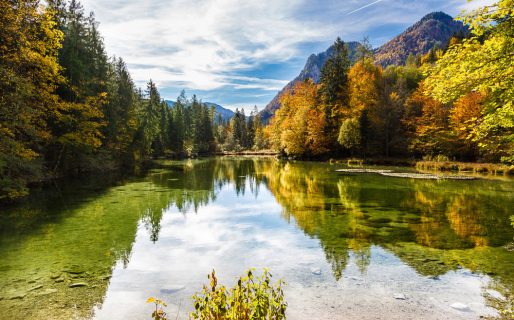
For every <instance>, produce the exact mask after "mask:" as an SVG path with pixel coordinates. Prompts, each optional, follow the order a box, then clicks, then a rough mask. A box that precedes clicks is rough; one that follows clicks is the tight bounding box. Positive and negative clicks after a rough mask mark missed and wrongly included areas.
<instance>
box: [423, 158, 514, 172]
mask: <svg viewBox="0 0 514 320" xmlns="http://www.w3.org/2000/svg"><path fill="white" fill-rule="evenodd" d="M416 169H418V170H430V171H452V172H461V173H480V174H491V175H505V176H507V175H514V166H508V165H504V164H495V163H469V162H453V161H418V162H416Z"/></svg>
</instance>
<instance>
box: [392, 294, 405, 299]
mask: <svg viewBox="0 0 514 320" xmlns="http://www.w3.org/2000/svg"><path fill="white" fill-rule="evenodd" d="M393 298H395V299H396V300H405V299H407V298H406V297H405V295H404V294H403V293H395V294H394V295H393Z"/></svg>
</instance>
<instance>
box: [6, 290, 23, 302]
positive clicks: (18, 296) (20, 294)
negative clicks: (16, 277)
mask: <svg viewBox="0 0 514 320" xmlns="http://www.w3.org/2000/svg"><path fill="white" fill-rule="evenodd" d="M26 295H27V293H26V292H23V291H18V292H13V293H12V294H11V295H10V296H9V300H16V299H23V298H25V296H26Z"/></svg>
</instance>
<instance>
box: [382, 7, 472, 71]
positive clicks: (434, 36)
mask: <svg viewBox="0 0 514 320" xmlns="http://www.w3.org/2000/svg"><path fill="white" fill-rule="evenodd" d="M467 32H468V30H467V28H466V27H465V26H464V25H463V24H462V22H460V21H456V20H454V19H453V18H452V17H451V16H449V15H447V14H446V13H444V12H433V13H430V14H427V15H426V16H424V17H423V18H422V19H421V20H420V21H418V22H416V23H415V24H414V25H413V26H411V27H409V28H408V29H407V30H405V32H403V33H402V34H400V35H398V36H396V37H395V38H394V39H392V40H391V41H389V42H387V43H386V44H384V45H383V46H381V47H380V48H378V49H376V50H375V60H376V62H377V63H379V64H380V65H382V66H383V67H385V66H388V65H400V64H404V63H405V61H406V60H407V57H408V56H409V55H410V54H411V53H412V54H413V55H415V56H416V55H418V54H425V53H427V52H428V51H429V50H430V49H432V48H433V47H436V46H437V47H440V48H445V47H446V45H447V44H448V41H449V40H450V39H451V37H452V36H453V35H460V36H464V35H466V34H467Z"/></svg>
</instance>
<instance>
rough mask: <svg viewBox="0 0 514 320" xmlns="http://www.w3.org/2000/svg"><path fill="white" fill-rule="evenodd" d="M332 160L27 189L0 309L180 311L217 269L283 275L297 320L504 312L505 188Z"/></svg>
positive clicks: (2, 270) (507, 286) (215, 163)
mask: <svg viewBox="0 0 514 320" xmlns="http://www.w3.org/2000/svg"><path fill="white" fill-rule="evenodd" d="M334 169H336V168H335V167H334V166H331V165H327V164H320V163H308V162H282V161H277V160H273V159H248V158H235V159H234V158H232V159H220V158H218V159H206V160H194V161H193V160H190V161H176V162H174V161H162V162H160V163H159V164H158V167H157V168H156V169H154V170H152V171H151V172H150V173H149V174H148V176H147V177H145V178H142V179H133V180H125V181H122V182H121V183H118V185H115V186H112V185H109V186H104V187H102V186H101V184H100V182H93V183H92V185H93V188H91V187H90V186H88V184H83V185H82V186H81V187H77V186H71V187H67V188H65V189H59V192H58V196H55V197H49V195H48V193H44V194H41V197H42V198H38V196H37V195H36V196H35V198H36V199H34V200H33V201H31V202H28V203H27V204H25V205H23V206H20V207H17V208H11V209H9V210H7V212H4V213H2V215H3V217H5V218H4V219H3V220H2V222H1V223H0V231H1V237H0V256H1V257H2V259H1V261H0V280H1V298H0V309H1V310H5V312H4V311H3V312H2V314H1V315H0V318H2V319H3V318H5V319H11V318H15V317H17V316H19V315H20V314H23V315H24V316H25V317H26V318H28V319H36V318H38V319H45V318H52V319H59V318H60V319H69V318H73V317H89V316H91V315H93V313H94V315H95V316H96V317H97V318H99V319H114V318H124V319H125V318H127V319H131V318H141V317H143V316H145V315H146V311H147V306H145V305H144V300H145V299H146V297H147V296H150V295H157V296H163V297H165V298H166V299H167V300H169V301H170V302H171V308H172V309H173V310H174V312H176V311H178V309H179V305H180V306H181V307H180V308H181V310H182V311H181V313H182V314H183V315H185V314H186V313H187V311H188V310H187V309H188V307H186V306H185V305H187V304H188V297H189V296H190V295H191V294H192V293H193V292H194V291H195V290H197V289H199V288H200V287H201V284H202V283H203V282H204V280H205V279H204V278H205V274H206V273H207V272H208V271H209V270H210V269H211V268H213V267H215V268H216V269H217V270H219V273H220V276H221V280H222V281H228V282H230V281H231V280H232V279H233V278H234V277H235V276H237V275H238V274H240V273H241V272H242V271H243V270H244V269H245V268H247V267H250V266H254V267H264V266H267V267H270V268H271V269H272V270H273V271H274V273H275V274H276V275H277V276H279V277H283V278H285V279H286V281H287V282H288V283H289V285H288V289H287V298H288V301H289V303H290V314H289V315H290V316H291V317H292V318H313V317H314V318H334V315H337V314H344V315H345V318H359V317H362V315H363V314H365V315H367V316H369V317H379V318H380V317H383V316H384V315H386V314H388V315H389V316H392V317H401V316H402V315H403V316H407V317H408V316H409V315H411V316H412V315H413V314H416V315H418V316H419V317H420V318H423V317H426V318H430V317H433V316H436V317H437V316H439V317H440V318H447V317H449V318H474V317H477V316H478V315H479V314H490V313H492V312H493V310H492V309H488V307H487V306H490V307H494V308H500V307H502V304H504V303H503V302H502V299H503V297H502V298H501V299H499V298H498V297H499V296H498V293H500V294H501V295H503V296H504V297H507V298H508V296H509V294H510V292H511V291H512V289H513V286H514V274H513V273H512V270H514V254H513V253H511V252H508V251H507V250H505V249H504V248H502V246H504V245H506V244H507V243H508V242H510V241H512V238H513V237H514V232H513V229H512V227H511V226H510V225H509V222H508V218H509V215H510V214H511V208H512V207H513V205H514V196H513V194H514V193H513V192H514V184H513V183H512V181H489V180H478V181H420V180H409V179H401V178H391V177H382V176H377V175H355V176H344V175H338V174H336V173H335V172H334ZM63 190H67V191H63ZM317 269H319V271H320V272H321V275H318V272H317V271H314V272H313V270H317ZM77 284H80V285H84V286H75V287H70V285H77ZM463 288H466V292H464V291H463ZM487 290H489V291H487ZM492 290H494V291H492ZM397 293H401V294H404V295H406V296H407V297H408V300H407V301H402V300H397V299H393V298H391V297H392V296H393V295H394V294H397ZM495 297H496V298H495ZM455 301H463V302H465V303H466V304H467V305H468V306H469V307H470V308H471V311H469V312H460V311H456V310H454V309H452V308H450V307H449V305H450V304H451V303H453V302H455ZM377 305H378V306H382V307H381V310H382V311H381V312H382V313H380V312H379V313H376V314H374V313H373V312H375V311H372V310H370V307H371V306H377ZM174 312H173V313H174ZM398 312H399V313H398ZM336 318H337V316H336Z"/></svg>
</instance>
